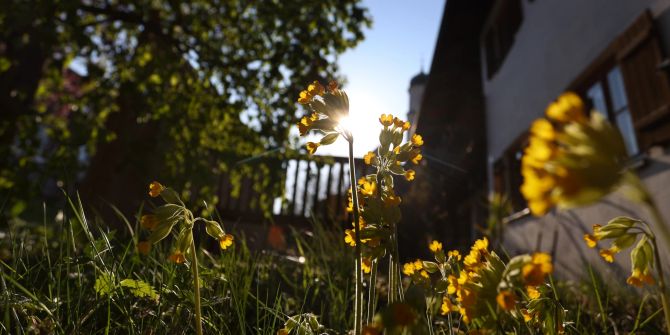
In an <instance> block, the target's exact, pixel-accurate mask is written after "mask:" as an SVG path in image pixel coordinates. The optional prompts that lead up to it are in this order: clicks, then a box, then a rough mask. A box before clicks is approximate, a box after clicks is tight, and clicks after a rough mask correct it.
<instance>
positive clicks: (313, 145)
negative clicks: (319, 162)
mask: <svg viewBox="0 0 670 335" xmlns="http://www.w3.org/2000/svg"><path fill="white" fill-rule="evenodd" d="M320 145H321V143H316V142H307V146H306V147H307V151H308V152H309V154H310V155H313V154H314V153H315V152H316V149H317V148H318V147H319V146H320Z"/></svg>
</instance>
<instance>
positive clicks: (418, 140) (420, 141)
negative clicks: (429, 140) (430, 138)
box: [412, 134, 423, 147]
mask: <svg viewBox="0 0 670 335" xmlns="http://www.w3.org/2000/svg"><path fill="white" fill-rule="evenodd" d="M412 144H414V145H415V146H417V147H420V146H422V145H423V138H422V137H421V135H419V134H414V135H412Z"/></svg>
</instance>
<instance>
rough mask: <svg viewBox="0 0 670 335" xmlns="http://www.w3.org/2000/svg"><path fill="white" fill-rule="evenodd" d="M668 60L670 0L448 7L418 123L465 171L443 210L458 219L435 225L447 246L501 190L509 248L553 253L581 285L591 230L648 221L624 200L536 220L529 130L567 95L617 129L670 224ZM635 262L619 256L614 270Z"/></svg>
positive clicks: (452, 0)
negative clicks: (527, 184)
mask: <svg viewBox="0 0 670 335" xmlns="http://www.w3.org/2000/svg"><path fill="white" fill-rule="evenodd" d="M481 17H483V18H484V19H481V20H480V18H481ZM459 37H461V39H459ZM445 49H446V50H445ZM669 55H670V1H668V0H635V1H630V0H589V1H583V0H564V1H549V0H497V1H472V0H449V1H448V2H447V4H446V5H445V13H444V17H443V22H442V27H441V30H440V34H439V38H438V42H437V46H436V49H435V55H434V58H433V64H432V65H431V69H430V74H429V79H428V81H427V85H426V87H425V93H424V98H423V101H422V103H421V107H420V108H419V111H418V119H417V125H416V127H417V132H419V133H422V134H425V136H424V137H425V138H426V143H427V144H428V143H431V139H432V140H433V141H437V142H435V143H436V144H437V147H436V148H433V149H431V151H430V152H433V154H434V155H435V157H437V158H439V159H440V160H445V161H446V162H449V163H453V164H456V165H460V166H461V167H462V168H464V169H465V170H466V171H467V174H464V175H462V176H461V178H460V180H459V182H458V183H453V182H448V183H447V184H446V185H444V186H445V187H446V188H445V192H452V193H455V194H454V196H453V197H455V198H456V199H458V201H457V204H449V205H446V204H442V205H441V206H442V207H443V208H445V209H446V210H447V211H451V212H453V211H456V212H454V213H453V214H452V213H450V214H448V215H447V216H446V217H447V218H446V221H445V222H440V223H438V224H439V225H443V226H445V227H447V228H446V232H445V234H446V235H445V236H447V235H453V236H458V237H459V238H460V237H461V236H466V234H464V233H463V232H464V231H465V230H467V229H468V228H469V229H470V231H471V232H472V231H473V230H474V229H473V227H476V225H477V224H480V225H481V224H483V220H482V217H481V213H479V212H478V210H475V209H476V207H477V202H478V201H481V199H482V198H481V196H482V193H491V192H494V191H495V192H501V193H504V194H506V195H507V196H508V197H509V201H510V204H511V207H512V214H511V215H510V216H508V217H507V218H506V219H505V220H504V221H505V222H506V223H507V229H506V230H505V235H504V247H505V249H506V250H507V251H508V252H509V253H510V254H514V253H520V252H529V251H535V250H543V251H547V252H552V253H553V254H554V256H555V257H556V262H557V267H558V269H559V270H562V271H563V272H564V273H568V274H569V273H574V274H576V275H577V274H579V273H580V272H581V271H582V270H583V266H584V263H585V262H591V263H599V264H600V263H602V262H601V261H600V260H598V255H597V252H594V251H593V250H591V249H587V248H586V247H585V245H584V241H583V240H582V236H583V234H584V233H586V232H588V231H590V229H591V225H592V224H604V223H606V222H607V221H608V220H609V219H611V218H613V217H615V216H618V215H627V216H635V217H640V218H642V219H649V216H648V213H646V212H645V211H644V210H641V209H640V208H638V207H637V206H634V205H632V204H631V203H630V202H628V201H626V200H625V199H623V197H621V196H620V195H617V194H613V195H610V196H608V197H607V198H606V199H604V200H603V201H601V202H599V203H597V204H594V205H591V206H588V207H583V208H578V209H574V210H560V211H554V212H552V213H550V214H549V215H546V216H544V217H542V218H535V217H532V216H531V215H530V214H529V211H528V210H527V208H526V207H527V206H526V203H525V201H524V199H523V197H522V196H521V193H520V191H519V187H520V185H521V183H522V182H523V179H522V176H521V173H520V165H521V157H522V153H523V149H524V147H525V145H526V142H527V129H528V127H529V126H530V124H531V122H532V121H533V120H535V119H537V118H539V117H542V116H543V114H544V111H545V108H546V106H547V105H548V103H549V102H551V101H552V100H554V99H555V98H556V97H557V96H558V95H560V94H561V93H562V92H564V91H574V92H576V93H578V94H580V95H581V96H582V97H583V98H584V99H585V101H587V104H588V105H589V106H592V107H593V108H594V109H596V110H597V112H600V113H604V114H605V115H606V116H607V118H608V119H609V120H610V121H611V122H612V123H613V124H615V125H616V126H617V127H618V128H619V130H620V131H621V133H622V135H623V137H624V141H625V144H626V148H627V150H628V152H629V155H630V164H631V166H632V167H633V168H634V169H635V171H636V172H637V173H638V174H639V175H640V176H641V177H642V179H643V181H644V182H645V184H646V185H647V186H648V188H649V189H650V191H651V193H652V194H653V196H654V197H655V199H656V201H657V202H658V203H659V204H660V207H661V211H662V215H663V216H664V217H665V218H666V220H667V219H670V206H668V204H670V150H669V149H670V148H669V147H668V145H669V144H670V81H669V79H668V72H669V68H670V60H668V56H669ZM473 57H474V58H473ZM475 63H476V64H475ZM474 77H477V78H476V79H477V80H476V82H475V80H474ZM478 126H481V127H482V128H479V127H478ZM482 129H483V130H482ZM428 138H431V139H428ZM482 139H484V141H483V142H482V141H481V140H482ZM426 152H429V149H428V148H426ZM482 153H483V154H482ZM426 164H427V165H429V166H430V165H433V166H434V165H435V164H433V163H431V162H430V160H428V161H427V162H426ZM480 169H484V171H485V172H484V174H483V175H482V174H481V170H480ZM452 174H455V173H452ZM473 178H482V180H485V181H486V182H482V181H481V180H479V179H473ZM453 179H459V178H457V177H453ZM449 207H452V208H449ZM467 208H470V209H472V210H471V211H470V212H469V215H468V213H466V212H467V210H466V209H467ZM459 211H460V212H459ZM475 234H476V233H474V232H473V233H472V234H471V235H470V239H472V238H473V237H474V236H475ZM558 251H560V252H558ZM666 252H667V250H666ZM619 258H620V259H619ZM628 261H629V260H628V257H627V256H625V255H623V254H621V255H620V256H619V257H618V258H617V263H618V264H619V267H618V268H617V267H615V268H614V271H615V272H620V271H619V270H622V269H626V268H627V262H628ZM624 272H625V271H624Z"/></svg>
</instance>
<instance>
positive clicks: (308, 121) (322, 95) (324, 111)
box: [298, 81, 349, 155]
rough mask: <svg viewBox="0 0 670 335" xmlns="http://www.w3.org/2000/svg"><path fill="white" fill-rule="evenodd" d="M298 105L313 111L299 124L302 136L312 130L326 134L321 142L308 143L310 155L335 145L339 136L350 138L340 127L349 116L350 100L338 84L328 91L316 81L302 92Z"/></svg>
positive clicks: (330, 86) (334, 84)
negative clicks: (327, 146) (326, 146)
mask: <svg viewBox="0 0 670 335" xmlns="http://www.w3.org/2000/svg"><path fill="white" fill-rule="evenodd" d="M298 103H300V104H302V105H305V106H306V107H307V108H309V109H310V111H311V114H310V115H309V116H304V117H302V118H301V119H300V121H299V122H298V130H299V132H300V136H305V135H307V133H308V132H310V131H312V130H314V131H318V132H321V133H323V134H324V136H323V137H322V138H321V140H320V141H319V142H308V143H307V146H306V148H307V151H308V152H309V154H310V155H313V154H314V153H315V152H316V149H317V148H318V147H319V146H321V145H329V144H332V143H334V142H335V141H336V140H337V139H338V137H339V135H344V136H345V138H347V137H348V136H349V135H348V133H347V132H348V130H346V129H343V128H342V126H340V125H339V122H340V121H342V120H343V119H344V118H346V117H347V116H348V115H349V98H348V97H347V94H346V93H345V92H344V91H342V90H340V89H339V88H338V86H337V83H335V82H331V83H329V84H328V89H326V88H325V87H324V86H323V85H321V83H319V82H318V81H314V82H313V83H312V84H310V85H309V86H307V89H306V90H303V91H302V92H300V95H299V98H298Z"/></svg>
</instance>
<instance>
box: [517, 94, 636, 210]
mask: <svg viewBox="0 0 670 335" xmlns="http://www.w3.org/2000/svg"><path fill="white" fill-rule="evenodd" d="M546 116H547V117H546V118H542V119H538V120H536V121H534V122H533V124H532V125H531V127H530V138H529V141H528V147H526V149H525V152H524V156H523V159H522V162H521V165H522V167H521V174H522V175H523V177H524V182H523V185H522V186H521V193H522V194H523V195H524V197H525V198H526V200H527V201H528V207H529V209H530V211H531V212H532V213H533V214H535V215H544V214H546V213H547V212H548V211H549V210H550V209H551V208H552V207H554V206H559V207H573V206H577V205H584V204H588V203H590V202H594V201H596V200H598V199H600V198H601V197H602V196H604V195H605V194H607V193H609V192H610V191H611V190H613V189H614V188H615V187H616V186H617V185H618V184H619V182H620V181H621V179H622V176H623V172H624V170H625V169H624V164H625V162H626V159H627V153H626V148H625V145H624V142H623V139H622V137H621V134H620V133H619V132H618V131H617V130H616V128H614V127H613V126H612V125H611V124H610V123H609V122H608V121H607V120H606V118H605V117H604V116H603V115H602V114H601V113H598V112H595V111H594V112H591V113H590V116H588V115H587V113H586V109H585V106H584V102H583V101H582V100H581V98H580V97H579V96H577V95H576V94H574V93H565V94H563V95H561V96H560V97H559V98H558V100H557V101H555V102H552V103H551V104H550V105H549V107H547V110H546Z"/></svg>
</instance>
